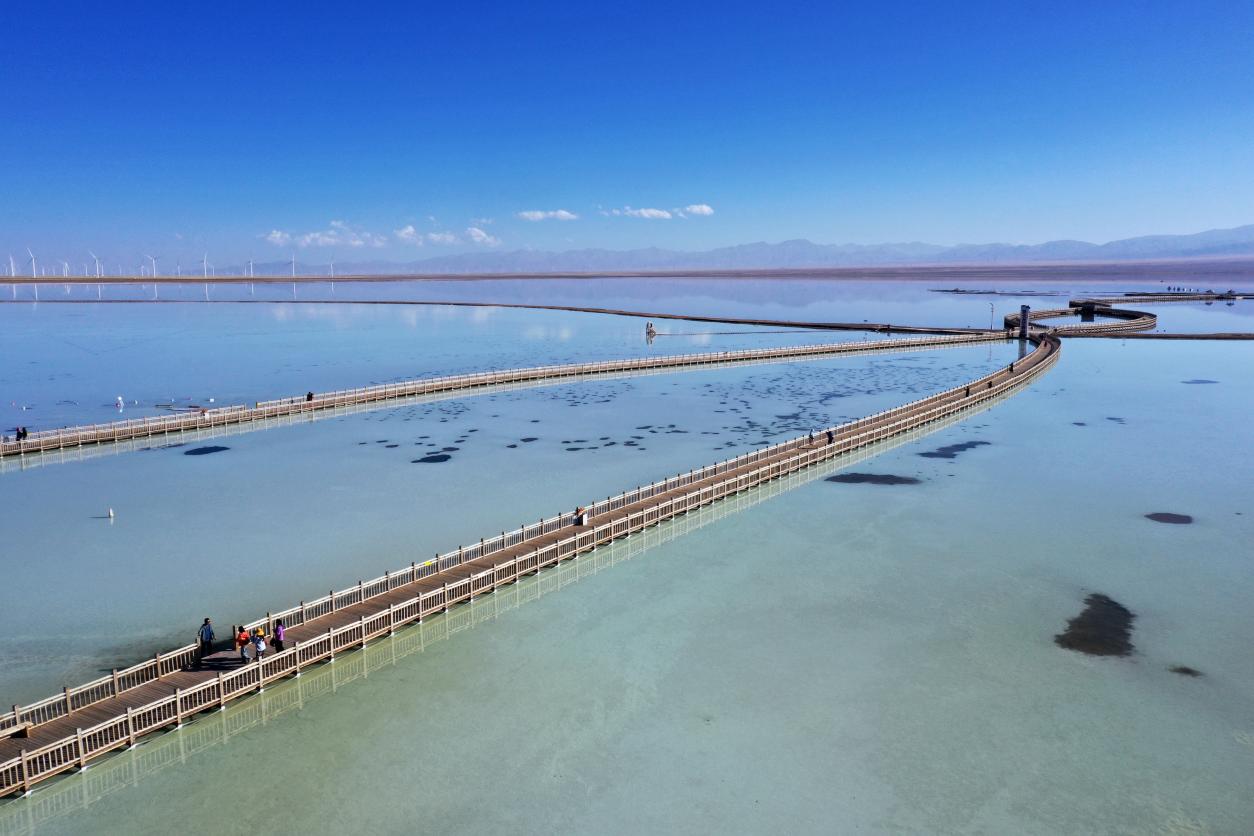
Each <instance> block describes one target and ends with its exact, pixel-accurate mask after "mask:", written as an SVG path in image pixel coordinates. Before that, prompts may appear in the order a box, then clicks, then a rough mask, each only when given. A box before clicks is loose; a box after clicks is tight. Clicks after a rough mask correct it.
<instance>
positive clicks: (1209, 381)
mask: <svg viewBox="0 0 1254 836" xmlns="http://www.w3.org/2000/svg"><path fill="white" fill-rule="evenodd" d="M1180 382H1181V383H1191V384H1199V383H1218V382H1219V381H1218V380H1207V379H1206V378H1204V377H1198V378H1194V379H1193V380H1182V381H1180Z"/></svg>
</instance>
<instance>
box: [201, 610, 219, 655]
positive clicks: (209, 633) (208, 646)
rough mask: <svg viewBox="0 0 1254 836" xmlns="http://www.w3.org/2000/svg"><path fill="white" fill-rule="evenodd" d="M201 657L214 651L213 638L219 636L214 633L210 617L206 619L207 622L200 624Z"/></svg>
mask: <svg viewBox="0 0 1254 836" xmlns="http://www.w3.org/2000/svg"><path fill="white" fill-rule="evenodd" d="M199 636H200V658H201V659H204V658H205V657H206V656H208V655H209V654H210V653H213V640H214V639H216V638H217V636H215V635H214V634H213V623H212V622H210V621H209V619H207V618H206V619H205V623H204V624H202V625H200V633H199Z"/></svg>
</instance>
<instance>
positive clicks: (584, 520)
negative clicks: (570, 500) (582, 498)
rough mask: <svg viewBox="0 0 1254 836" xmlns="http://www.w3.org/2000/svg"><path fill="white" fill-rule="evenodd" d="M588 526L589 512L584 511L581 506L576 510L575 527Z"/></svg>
mask: <svg viewBox="0 0 1254 836" xmlns="http://www.w3.org/2000/svg"><path fill="white" fill-rule="evenodd" d="M587 524H588V512H587V511H585V510H584V507H583V506H582V505H580V506H579V507H578V508H576V509H575V525H587Z"/></svg>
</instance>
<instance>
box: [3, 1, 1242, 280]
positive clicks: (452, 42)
mask: <svg viewBox="0 0 1254 836" xmlns="http://www.w3.org/2000/svg"><path fill="white" fill-rule="evenodd" d="M15 5H16V4H10V7H9V8H7V9H6V11H5V12H4V22H5V27H4V28H5V32H6V38H5V44H4V49H3V56H2V60H0V258H4V257H5V256H6V255H7V252H8V251H13V252H14V253H15V255H16V254H17V253H24V251H25V247H27V246H30V247H32V248H34V249H35V250H36V254H37V255H41V254H42V258H45V259H48V260H50V261H51V260H53V259H61V258H65V259H68V260H70V261H71V263H73V264H76V265H77V264H80V263H81V262H82V261H83V260H84V258H85V254H86V251H87V250H88V249H94V250H96V251H97V252H98V253H101V254H104V255H105V256H106V259H108V260H119V259H120V260H126V261H127V263H128V264H137V263H138V260H139V257H140V256H141V255H142V254H143V253H154V254H157V255H158V256H159V257H160V258H162V259H169V260H172V259H174V258H182V259H183V260H184V263H188V262H189V261H190V260H192V259H195V258H199V254H200V253H201V252H202V251H203V250H206V249H207V250H209V251H210V252H211V253H212V254H213V258H214V259H215V260H217V261H219V262H221V263H226V262H227V261H230V260H232V259H234V260H238V259H241V258H247V257H249V256H250V255H251V256H253V257H256V258H257V259H259V260H260V259H273V258H281V257H286V255H287V253H288V252H290V251H291V250H292V249H297V250H298V252H299V257H300V258H301V260H302V261H323V262H325V260H326V258H327V257H328V256H329V255H331V254H334V255H335V256H336V258H337V260H342V261H349V260H363V259H366V258H376V257H377V258H383V259H391V260H396V259H408V258H421V257H427V256H434V255H441V254H446V253H450V252H458V251H465V250H472V249H477V248H484V247H487V248H504V249H513V248H523V247H534V248H541V249H570V248H578V247H608V248H628V247H640V246H662V247H674V248H681V249H704V248H708V247H714V246H722V245H728V244H736V243H743V242H749V241H758V240H771V241H775V240H783V239H787V238H802V237H803V238H810V239H812V240H815V241H819V242H824V243H839V242H848V241H853V242H862V243H871V242H882V241H907V240H924V241H930V242H935V243H942V244H946V243H959V242H985V241H1011V242H1037V241H1043V240H1048V239H1054V238H1083V239H1086V240H1098V241H1103V240H1109V239H1112V238H1120V237H1127V236H1132V235H1139V234H1148V233H1158V232H1190V231H1197V230H1201V229H1206V228H1212V227H1224V226H1236V225H1240V224H1244V223H1254V85H1252V84H1251V83H1250V79H1252V78H1254V50H1252V49H1251V48H1250V44H1252V43H1254V3H1249V2H1241V3H1223V2H1214V3H1206V4H1186V3H1116V2H1111V3H1096V4H1095V3H1091V2H1086V3H1066V2H1052V3H987V4H984V3H977V2H966V3H952V4H912V3H898V4H870V3H867V4H859V5H840V4H834V3H815V4H795V5H779V4H760V3H752V4H736V3H724V4H708V3H703V4H699V5H696V4H694V5H684V4H676V3H666V4H657V5H650V4H634V3H617V4H608V3H607V4H594V5H590V6H589V7H588V8H585V9H579V8H574V7H573V6H572V5H571V4H568V3H561V4H551V5H548V4H543V3H533V4H518V5H496V4H415V3H406V4H398V5H395V6H392V5H389V4H377V5H371V4H360V5H353V6H344V5H336V6H331V5H327V6H325V7H322V6H319V7H317V8H315V7H311V6H306V5H296V4H293V5H291V6H283V5H281V4H255V5H253V6H245V5H243V4H224V5H229V6H230V9H228V10H225V11H224V10H210V11H196V12H195V13H193V12H191V11H183V10H182V9H181V5H182V4H153V5H152V6H150V7H147V8H145V7H144V6H143V5H142V4H101V3H83V4H60V3H46V4H22V6H23V8H21V9H20V10H15V9H14V8H13V7H14V6H15ZM686 207H694V208H692V209H687V208H686ZM643 209H649V210H659V211H657V212H648V213H641V212H640V210H643ZM559 210H560V211H563V212H565V213H569V214H570V215H572V216H577V217H574V218H570V219H565V220H563V219H561V218H559V217H555V216H553V215H552V214H551V213H556V212H559ZM629 210H630V211H629ZM676 210H679V211H676ZM616 211H617V214H615V212H616ZM528 212H541V213H550V214H548V215H546V216H545V217H543V218H542V219H539V220H527V219H526V218H527V217H534V216H524V215H522V214H520V213H528ZM642 214H644V215H652V217H641V216H640V215H642ZM662 214H669V215H670V217H669V218H668V217H662V216H661V215H662ZM472 230H478V232H475V231H472ZM267 236H271V237H272V238H273V239H274V240H276V241H278V242H279V243H277V244H274V243H268V242H267V240H266V237H267ZM6 266H7V265H6Z"/></svg>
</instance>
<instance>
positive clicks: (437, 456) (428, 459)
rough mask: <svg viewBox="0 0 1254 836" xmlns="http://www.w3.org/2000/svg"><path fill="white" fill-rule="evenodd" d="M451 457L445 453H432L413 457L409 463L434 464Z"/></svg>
mask: <svg viewBox="0 0 1254 836" xmlns="http://www.w3.org/2000/svg"><path fill="white" fill-rule="evenodd" d="M451 458H453V457H452V456H450V455H448V454H447V453H432V454H431V455H430V456H423V457H422V458H421V459H414V460H413V461H412V462H410V464H435V463H436V462H446V461H448V460H449V459H451Z"/></svg>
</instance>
